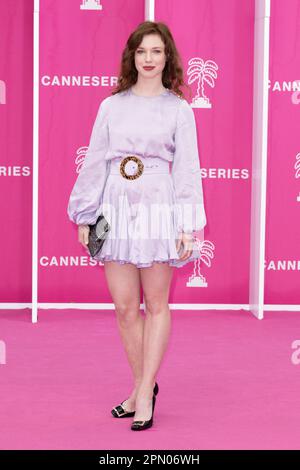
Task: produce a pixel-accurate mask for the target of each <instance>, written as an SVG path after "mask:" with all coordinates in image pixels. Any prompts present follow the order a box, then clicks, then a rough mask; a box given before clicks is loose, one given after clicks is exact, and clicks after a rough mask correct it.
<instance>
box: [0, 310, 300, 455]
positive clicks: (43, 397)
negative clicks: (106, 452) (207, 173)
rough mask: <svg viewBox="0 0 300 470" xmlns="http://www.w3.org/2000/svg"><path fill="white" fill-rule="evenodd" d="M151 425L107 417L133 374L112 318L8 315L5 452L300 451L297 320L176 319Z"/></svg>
mask: <svg viewBox="0 0 300 470" xmlns="http://www.w3.org/2000/svg"><path fill="white" fill-rule="evenodd" d="M172 318H173V324H172V331H171V336H170V342H169V346H168V350H167V353H166V355H165V358H164V361H163V363H162V365H161V368H160V371H159V373H158V376H157V381H158V384H159V387H160V391H159V394H158V396H157V403H156V408H155V414H154V425H153V427H152V428H151V429H148V430H145V431H142V432H133V431H131V429H130V423H131V421H132V419H133V418H126V419H119V420H118V419H116V418H113V417H112V415H111V414H110V409H111V408H112V407H113V406H115V405H117V404H118V403H119V402H120V401H122V400H124V399H125V398H127V396H128V392H129V390H130V387H131V372H130V369H129V366H128V364H127V361H126V356H125V352H124V351H123V346H122V344H121V340H120V337H119V333H118V330H117V324H116V320H115V313H114V311H105V312H102V311H78V310H40V312H39V321H38V323H37V324H32V323H31V319H30V314H29V313H28V311H26V313H25V311H8V312H4V311H2V312H0V340H1V341H4V342H5V345H6V364H0V382H1V387H0V422H1V433H0V448H1V449H299V448H300V444H299V435H300V403H299V390H300V364H299V365H297V364H293V362H292V360H291V356H292V353H293V351H294V350H293V349H292V346H291V345H292V342H293V341H294V340H297V339H300V315H299V313H292V312H291V313H288V312H272V313H270V312H266V313H265V319H264V320H261V321H259V320H256V319H255V318H254V317H253V316H252V315H251V314H250V313H247V312H225V311H205V312H196V311H192V312H187V311H173V312H172Z"/></svg>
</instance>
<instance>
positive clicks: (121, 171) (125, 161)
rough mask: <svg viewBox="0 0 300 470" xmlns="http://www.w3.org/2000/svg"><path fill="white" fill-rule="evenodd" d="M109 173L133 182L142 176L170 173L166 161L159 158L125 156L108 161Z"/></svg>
mask: <svg viewBox="0 0 300 470" xmlns="http://www.w3.org/2000/svg"><path fill="white" fill-rule="evenodd" d="M109 173H110V174H112V175H121V176H123V178H126V179H128V180H135V179H136V178H139V177H140V176H141V175H142V174H154V173H156V174H159V173H170V165H169V162H168V161H167V160H163V159H162V158H160V157H140V156H137V155H126V156H124V157H116V158H112V159H111V160H110V170H109Z"/></svg>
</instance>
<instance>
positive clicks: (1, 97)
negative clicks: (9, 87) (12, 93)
mask: <svg viewBox="0 0 300 470" xmlns="http://www.w3.org/2000/svg"><path fill="white" fill-rule="evenodd" d="M0 104H6V85H5V82H4V81H3V80H0Z"/></svg>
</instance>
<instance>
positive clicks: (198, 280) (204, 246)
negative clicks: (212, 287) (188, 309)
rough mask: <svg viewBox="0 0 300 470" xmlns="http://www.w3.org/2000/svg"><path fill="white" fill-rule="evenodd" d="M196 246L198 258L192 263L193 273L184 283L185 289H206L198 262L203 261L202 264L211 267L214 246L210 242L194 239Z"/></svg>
mask: <svg viewBox="0 0 300 470" xmlns="http://www.w3.org/2000/svg"><path fill="white" fill-rule="evenodd" d="M196 244H197V249H198V250H199V253H200V257H199V258H197V259H196V260H195V261H194V272H193V274H192V275H191V276H190V277H189V280H188V282H187V283H186V286H187V287H207V282H206V280H205V277H204V276H202V274H201V273H200V262H201V261H203V263H205V264H206V266H209V267H210V266H211V261H210V260H211V259H212V258H213V251H214V249H215V246H214V244H213V243H212V242H210V241H208V240H203V242H201V241H200V240H199V239H198V238H197V237H196Z"/></svg>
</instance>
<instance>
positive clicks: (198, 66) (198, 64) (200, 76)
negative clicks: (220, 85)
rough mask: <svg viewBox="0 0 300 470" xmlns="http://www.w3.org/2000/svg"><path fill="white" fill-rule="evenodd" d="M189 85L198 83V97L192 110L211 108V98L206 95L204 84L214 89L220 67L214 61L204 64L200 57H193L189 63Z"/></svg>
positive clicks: (193, 103)
mask: <svg viewBox="0 0 300 470" xmlns="http://www.w3.org/2000/svg"><path fill="white" fill-rule="evenodd" d="M188 64H189V68H188V70H187V74H188V84H189V85H190V84H191V83H193V82H195V81H197V82H198V85H197V95H196V96H195V98H193V102H192V104H191V106H192V108H211V103H210V101H209V98H208V97H207V96H205V94H204V82H206V83H208V85H209V86H211V87H212V88H214V86H215V80H214V79H215V78H217V72H216V70H218V66H217V64H216V63H215V62H214V61H213V60H207V61H206V62H204V60H203V59H201V58H200V57H193V58H192V59H190V60H189V62H188Z"/></svg>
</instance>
